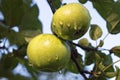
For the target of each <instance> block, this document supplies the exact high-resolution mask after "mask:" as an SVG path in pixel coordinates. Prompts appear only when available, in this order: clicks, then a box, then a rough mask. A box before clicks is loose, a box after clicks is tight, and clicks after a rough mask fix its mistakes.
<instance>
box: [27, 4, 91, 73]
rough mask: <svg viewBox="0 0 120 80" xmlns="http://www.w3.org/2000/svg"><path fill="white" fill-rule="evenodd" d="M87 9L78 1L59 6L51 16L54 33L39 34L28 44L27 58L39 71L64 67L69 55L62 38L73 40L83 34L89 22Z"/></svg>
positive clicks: (69, 52)
mask: <svg viewBox="0 0 120 80" xmlns="http://www.w3.org/2000/svg"><path fill="white" fill-rule="evenodd" d="M90 20H91V17H90V15H89V12H88V10H87V9H86V8H85V7H84V6H83V5H82V4H80V3H70V4H67V5H64V6H62V7H60V8H59V9H58V10H57V11H56V12H55V13H54V15H53V18H52V28H51V29H52V32H53V33H54V34H56V35H57V36H56V35H54V34H40V35H38V36H36V37H34V38H33V39H32V40H31V41H30V42H29V44H28V47H27V56H28V60H29V62H30V63H31V64H33V66H34V67H36V68H39V69H40V70H41V71H47V72H54V71H59V70H61V69H62V68H64V67H65V66H66V65H67V64H68V62H69V61H70V57H71V49H70V46H69V45H68V44H67V43H66V42H65V41H63V40H61V39H64V40H70V41H71V40H75V39H78V38H80V37H81V36H83V35H84V34H85V33H86V32H87V30H88V28H89V24H90Z"/></svg>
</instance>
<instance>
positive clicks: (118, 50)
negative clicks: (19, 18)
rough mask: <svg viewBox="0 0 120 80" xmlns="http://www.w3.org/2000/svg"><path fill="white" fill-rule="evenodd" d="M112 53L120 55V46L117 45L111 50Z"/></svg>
mask: <svg viewBox="0 0 120 80" xmlns="http://www.w3.org/2000/svg"><path fill="white" fill-rule="evenodd" d="M110 52H111V53H114V54H115V55H116V56H118V57H120V46H115V47H113V48H112V49H111V50H110Z"/></svg>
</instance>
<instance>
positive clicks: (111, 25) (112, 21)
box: [106, 2, 120, 34]
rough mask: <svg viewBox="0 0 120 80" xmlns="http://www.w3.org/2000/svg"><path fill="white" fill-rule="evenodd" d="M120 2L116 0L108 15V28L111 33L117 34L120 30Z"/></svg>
mask: <svg viewBox="0 0 120 80" xmlns="http://www.w3.org/2000/svg"><path fill="white" fill-rule="evenodd" d="M119 10H120V3H119V2H116V3H114V5H113V6H112V10H110V12H109V14H108V17H107V19H106V20H107V28H108V31H109V33H111V34H117V33H119V32H120V11H119Z"/></svg>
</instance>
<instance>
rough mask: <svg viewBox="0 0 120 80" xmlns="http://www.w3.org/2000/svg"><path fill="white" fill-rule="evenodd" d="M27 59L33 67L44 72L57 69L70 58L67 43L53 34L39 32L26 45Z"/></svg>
mask: <svg viewBox="0 0 120 80" xmlns="http://www.w3.org/2000/svg"><path fill="white" fill-rule="evenodd" d="M27 56H28V60H29V62H30V63H31V64H33V66H34V67H36V68H38V69H40V70H41V71H45V72H55V71H59V70H61V69H62V68H64V67H65V66H66V64H67V63H68V62H69V60H70V56H71V51H70V47H69V45H68V44H66V43H65V42H64V41H62V40H60V39H59V38H58V37H56V36H55V35H53V34H40V35H38V36H36V37H34V38H33V39H32V40H31V41H30V42H29V44H28V47H27Z"/></svg>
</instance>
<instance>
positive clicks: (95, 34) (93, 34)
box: [89, 24, 102, 40]
mask: <svg viewBox="0 0 120 80" xmlns="http://www.w3.org/2000/svg"><path fill="white" fill-rule="evenodd" d="M89 35H90V38H91V39H92V40H97V39H98V38H100V37H101V36H102V29H101V28H100V27H99V26H98V25H96V24H92V25H91V29H90V31H89Z"/></svg>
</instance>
